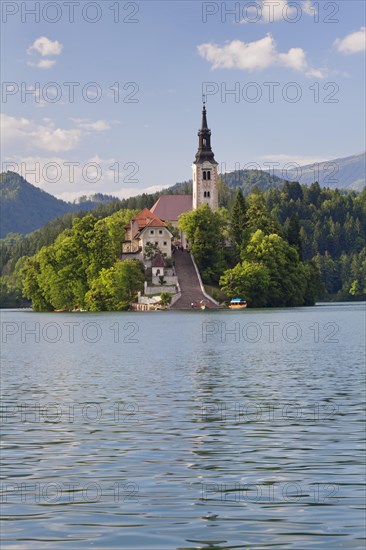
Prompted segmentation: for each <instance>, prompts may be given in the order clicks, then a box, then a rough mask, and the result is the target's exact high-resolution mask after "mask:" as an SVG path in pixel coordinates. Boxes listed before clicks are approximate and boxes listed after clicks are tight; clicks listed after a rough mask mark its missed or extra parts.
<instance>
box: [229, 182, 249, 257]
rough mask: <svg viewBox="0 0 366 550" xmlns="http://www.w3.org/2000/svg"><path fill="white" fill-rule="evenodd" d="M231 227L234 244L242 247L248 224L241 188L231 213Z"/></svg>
mask: <svg viewBox="0 0 366 550" xmlns="http://www.w3.org/2000/svg"><path fill="white" fill-rule="evenodd" d="M230 219H231V227H230V233H231V237H232V239H233V241H234V243H235V244H236V245H237V246H238V247H241V245H242V242H243V241H244V238H245V232H246V229H247V224H248V216H247V205H246V202H245V199H244V196H243V192H242V190H241V188H240V187H239V188H238V190H237V192H236V197H235V202H234V205H233V209H232V212H231V217H230Z"/></svg>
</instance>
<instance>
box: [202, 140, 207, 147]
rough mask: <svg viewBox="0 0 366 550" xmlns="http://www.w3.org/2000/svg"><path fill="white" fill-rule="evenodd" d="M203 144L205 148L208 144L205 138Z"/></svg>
mask: <svg viewBox="0 0 366 550" xmlns="http://www.w3.org/2000/svg"><path fill="white" fill-rule="evenodd" d="M202 143H203V146H204V147H206V144H207V141H206V138H203V141H202Z"/></svg>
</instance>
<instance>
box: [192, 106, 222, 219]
mask: <svg viewBox="0 0 366 550" xmlns="http://www.w3.org/2000/svg"><path fill="white" fill-rule="evenodd" d="M217 167H218V163H217V162H216V160H215V157H214V154H213V151H212V149H211V130H209V128H208V126H207V113H206V101H205V99H203V110H202V124H201V128H200V130H198V151H197V154H196V158H195V160H194V161H193V165H192V169H193V209H194V210H195V209H196V208H198V206H200V205H201V204H208V205H209V207H210V208H211V210H214V209H215V208H218V206H219V196H218V195H219V193H218V173H217Z"/></svg>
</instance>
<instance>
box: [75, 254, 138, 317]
mask: <svg viewBox="0 0 366 550" xmlns="http://www.w3.org/2000/svg"><path fill="white" fill-rule="evenodd" d="M143 288H144V269H143V265H142V264H141V263H140V262H139V261H138V260H125V261H123V262H120V261H117V262H116V263H115V264H114V266H112V267H111V268H109V269H106V268H103V269H102V270H101V272H100V274H99V276H98V277H97V278H96V279H94V280H93V281H92V283H91V287H90V290H88V292H87V293H86V295H85V305H86V308H87V309H88V310H89V311H125V310H127V309H128V308H129V306H130V304H131V303H132V302H133V301H135V300H136V297H137V293H138V292H139V291H142V290H143Z"/></svg>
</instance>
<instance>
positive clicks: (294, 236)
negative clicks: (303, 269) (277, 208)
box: [287, 187, 302, 258]
mask: <svg viewBox="0 0 366 550" xmlns="http://www.w3.org/2000/svg"><path fill="white" fill-rule="evenodd" d="M300 189H301V187H300ZM287 241H288V243H289V244H291V245H293V246H294V247H295V248H296V249H297V251H298V253H299V256H300V258H302V242H301V235H300V224H299V219H298V217H297V214H292V216H291V218H290V220H289V223H288V228H287Z"/></svg>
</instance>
